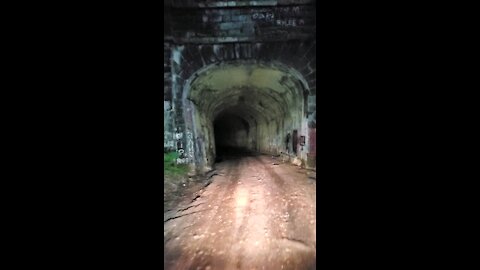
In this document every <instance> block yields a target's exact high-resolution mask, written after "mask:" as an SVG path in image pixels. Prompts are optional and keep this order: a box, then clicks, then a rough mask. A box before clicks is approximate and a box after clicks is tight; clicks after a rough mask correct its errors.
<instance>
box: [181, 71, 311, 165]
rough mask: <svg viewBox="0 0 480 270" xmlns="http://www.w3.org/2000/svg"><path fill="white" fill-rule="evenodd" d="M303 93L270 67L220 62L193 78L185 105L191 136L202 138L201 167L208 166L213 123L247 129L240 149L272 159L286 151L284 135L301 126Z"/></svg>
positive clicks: (291, 77)
mask: <svg viewBox="0 0 480 270" xmlns="http://www.w3.org/2000/svg"><path fill="white" fill-rule="evenodd" d="M304 89H305V86H304V84H302V80H301V79H300V78H298V76H297V74H295V72H292V71H291V70H289V69H288V68H285V67H282V66H279V65H275V64H264V63H256V62H253V63H252V62H230V63H229V62H224V63H220V64H216V65H214V66H212V67H209V68H208V69H205V70H202V71H201V72H200V71H199V72H197V73H196V74H195V75H194V76H193V80H190V88H189V92H188V93H187V95H186V99H187V100H188V102H191V105H192V107H193V108H194V109H192V110H191V113H192V116H193V117H192V119H193V121H194V122H195V123H194V126H195V127H196V130H195V136H196V137H201V138H202V139H201V142H202V145H198V148H199V149H198V150H200V152H201V153H203V155H202V156H201V157H199V158H200V159H201V162H200V163H203V164H204V165H206V166H207V167H210V166H212V165H213V163H214V160H215V157H216V147H217V145H216V143H215V127H214V122H215V121H216V120H218V119H222V118H225V117H227V118H228V117H234V116H237V117H239V118H241V119H244V121H245V122H246V123H248V127H249V132H248V133H245V134H246V136H247V138H246V141H248V142H249V143H247V144H246V145H239V146H242V147H243V146H247V148H248V150H252V151H258V152H263V153H272V154H273V153H275V154H278V153H280V152H281V151H285V150H286V149H285V148H286V147H285V142H284V138H285V136H286V134H287V133H292V131H293V130H295V129H297V130H301V129H302V127H303V126H304V123H303V122H305V121H303V120H304V119H303V118H304V115H305V114H304V109H305V108H304V103H305V101H304ZM217 128H218V127H217ZM226 133H228V132H226ZM247 134H248V135H247ZM222 139H224V138H222ZM232 139H233V140H236V138H232ZM222 143H225V141H222Z"/></svg>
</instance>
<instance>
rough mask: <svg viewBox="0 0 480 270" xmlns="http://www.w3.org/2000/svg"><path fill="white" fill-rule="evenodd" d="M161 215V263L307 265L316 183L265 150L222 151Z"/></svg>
mask: <svg viewBox="0 0 480 270" xmlns="http://www.w3.org/2000/svg"><path fill="white" fill-rule="evenodd" d="M215 167H216V172H215V173H216V174H215V175H213V177H212V178H211V182H210V184H208V186H206V187H204V188H203V189H202V190H200V191H199V192H196V193H195V194H192V195H191V196H186V197H185V199H184V201H183V202H181V203H179V204H178V206H177V207H176V208H175V209H171V210H170V211H168V212H166V213H165V214H164V222H165V223H164V236H165V240H164V248H165V249H164V251H165V254H164V266H165V269H179V270H181V269H227V270H228V269H249V270H252V269H275V270H277V269H302V270H305V269H315V266H316V240H315V239H316V227H315V225H316V224H315V222H316V220H315V214H316V205H315V200H316V193H315V188H316V182H315V180H314V179H312V178H311V177H310V178H309V177H308V175H311V172H310V173H309V172H308V171H307V170H305V169H301V168H299V167H296V166H294V165H291V164H287V163H283V162H282V161H280V160H278V159H274V158H272V157H271V156H265V155H249V156H230V157H223V158H222V161H221V162H220V163H217V164H216V166H215Z"/></svg>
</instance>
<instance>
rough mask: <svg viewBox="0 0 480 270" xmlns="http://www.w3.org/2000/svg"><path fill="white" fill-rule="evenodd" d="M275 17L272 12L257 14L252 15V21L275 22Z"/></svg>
mask: <svg viewBox="0 0 480 270" xmlns="http://www.w3.org/2000/svg"><path fill="white" fill-rule="evenodd" d="M274 18H275V15H274V14H273V13H270V12H256V13H253V14H252V19H253V20H255V21H266V22H273V19H274Z"/></svg>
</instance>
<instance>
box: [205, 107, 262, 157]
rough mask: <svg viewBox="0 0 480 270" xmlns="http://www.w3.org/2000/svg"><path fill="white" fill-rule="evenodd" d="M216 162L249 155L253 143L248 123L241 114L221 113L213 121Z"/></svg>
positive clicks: (252, 148) (253, 146)
mask: <svg viewBox="0 0 480 270" xmlns="http://www.w3.org/2000/svg"><path fill="white" fill-rule="evenodd" d="M213 126H214V137H215V148H216V158H215V161H216V162H220V161H222V160H223V159H225V158H229V157H234V156H242V155H249V154H251V153H252V152H253V150H254V148H255V145H254V140H252V139H251V138H252V137H253V135H254V134H251V129H250V125H249V123H248V122H247V121H246V120H245V119H244V118H243V117H241V116H238V115H237V114H234V113H229V112H224V113H221V114H220V115H219V116H217V118H216V119H215V120H214V122H213Z"/></svg>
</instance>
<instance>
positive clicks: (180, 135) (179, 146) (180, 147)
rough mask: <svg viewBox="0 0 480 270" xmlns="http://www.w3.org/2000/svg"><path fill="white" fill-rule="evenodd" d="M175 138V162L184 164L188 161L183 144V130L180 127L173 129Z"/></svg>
mask: <svg viewBox="0 0 480 270" xmlns="http://www.w3.org/2000/svg"><path fill="white" fill-rule="evenodd" d="M175 131H176V132H175V139H176V140H177V153H178V158H177V164H186V163H188V158H187V157H186V155H185V147H184V145H183V140H182V139H183V132H182V129H181V128H176V129H175Z"/></svg>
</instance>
